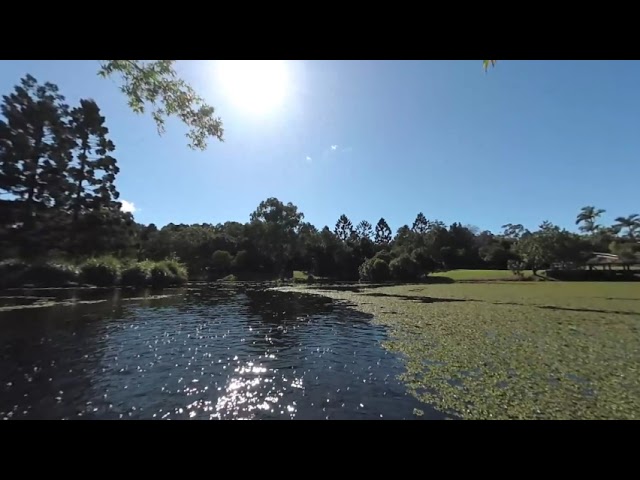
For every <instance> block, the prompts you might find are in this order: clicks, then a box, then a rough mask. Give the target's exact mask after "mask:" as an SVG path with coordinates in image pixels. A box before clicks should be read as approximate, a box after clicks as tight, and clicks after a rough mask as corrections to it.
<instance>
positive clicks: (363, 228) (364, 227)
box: [356, 220, 373, 240]
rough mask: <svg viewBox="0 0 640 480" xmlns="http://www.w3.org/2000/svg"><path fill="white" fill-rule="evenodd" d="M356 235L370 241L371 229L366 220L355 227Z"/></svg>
mask: <svg viewBox="0 0 640 480" xmlns="http://www.w3.org/2000/svg"><path fill="white" fill-rule="evenodd" d="M356 234H357V235H358V237H360V238H361V239H362V238H368V239H369V240H371V239H372V238H373V227H372V226H371V224H370V223H369V222H367V221H366V220H362V221H361V222H360V223H359V224H358V226H357V227H356Z"/></svg>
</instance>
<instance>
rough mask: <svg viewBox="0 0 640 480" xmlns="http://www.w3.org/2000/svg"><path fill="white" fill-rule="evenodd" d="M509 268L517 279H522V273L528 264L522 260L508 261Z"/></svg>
mask: <svg viewBox="0 0 640 480" xmlns="http://www.w3.org/2000/svg"><path fill="white" fill-rule="evenodd" d="M507 268H509V270H511V273H513V274H514V275H516V276H517V277H520V278H522V276H523V274H522V271H523V270H524V269H525V268H526V264H525V263H524V262H523V261H521V260H514V259H511V260H509V261H507Z"/></svg>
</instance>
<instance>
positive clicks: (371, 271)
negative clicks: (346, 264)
mask: <svg viewBox="0 0 640 480" xmlns="http://www.w3.org/2000/svg"><path fill="white" fill-rule="evenodd" d="M359 273H360V280H363V281H367V282H385V281H387V280H389V279H390V278H391V273H390V270H389V264H388V263H387V262H386V261H385V260H383V259H382V258H377V257H374V258H370V259H369V260H367V261H365V262H364V263H363V264H362V265H360V268H359Z"/></svg>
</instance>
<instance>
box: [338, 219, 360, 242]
mask: <svg viewBox="0 0 640 480" xmlns="http://www.w3.org/2000/svg"><path fill="white" fill-rule="evenodd" d="M333 233H335V234H336V236H337V237H338V238H339V239H340V240H342V241H343V242H346V241H347V240H349V239H350V238H351V237H352V236H353V235H354V233H355V231H354V229H353V224H352V223H351V220H349V218H348V217H347V216H346V215H345V214H342V215H340V218H339V219H338V221H337V222H336V228H335V229H334V230H333Z"/></svg>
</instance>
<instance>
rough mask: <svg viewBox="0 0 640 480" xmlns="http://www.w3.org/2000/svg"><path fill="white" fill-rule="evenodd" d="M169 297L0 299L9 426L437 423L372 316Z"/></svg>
mask: <svg viewBox="0 0 640 480" xmlns="http://www.w3.org/2000/svg"><path fill="white" fill-rule="evenodd" d="M161 293H162V296H153V295H151V293H150V292H142V293H140V292H130V291H124V292H123V291H119V290H116V291H109V290H107V291H104V290H90V291H79V292H73V291H69V290H46V291H31V292H21V293H20V296H18V294H15V293H12V294H8V293H6V292H5V293H4V294H3V297H0V306H2V307H7V306H8V307H12V308H11V309H9V310H6V309H5V311H0V418H3V419H24V418H40V419H75V418H92V419H120V418H123V419H190V418H191V419H409V418H441V415H439V414H437V413H436V412H435V411H433V410H432V409H431V408H430V407H428V406H426V405H424V404H422V403H420V402H418V401H417V400H416V399H415V398H413V397H412V396H410V395H408V394H407V393H406V390H405V387H404V385H403V384H402V383H400V382H399V381H398V380H397V378H396V377H397V376H398V375H399V374H400V373H402V371H403V365H402V362H401V361H400V360H399V359H397V358H395V357H394V356H393V355H392V354H391V353H389V352H387V351H386V350H384V349H383V348H382V347H381V346H380V341H381V340H383V339H384V338H385V331H384V329H383V328H382V327H380V326H377V325H374V324H373V323H372V322H371V318H370V317H369V316H367V315H365V314H362V313H359V312H356V311H355V310H352V309H350V308H349V307H347V306H344V305H337V304H335V303H333V302H332V301H331V300H330V299H328V298H325V297H319V296H311V295H303V294H298V293H284V292H278V291H273V290H269V289H267V288H265V286H261V285H255V284H254V285H250V284H239V285H220V284H218V285H206V284H198V285H191V286H190V287H189V288H187V289H180V290H164V291H163V292H161ZM25 297H26V298H25ZM25 307H26V308H25ZM416 408H417V409H420V410H422V411H424V413H425V416H421V417H418V416H417V415H416V414H415V413H414V409H416Z"/></svg>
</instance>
